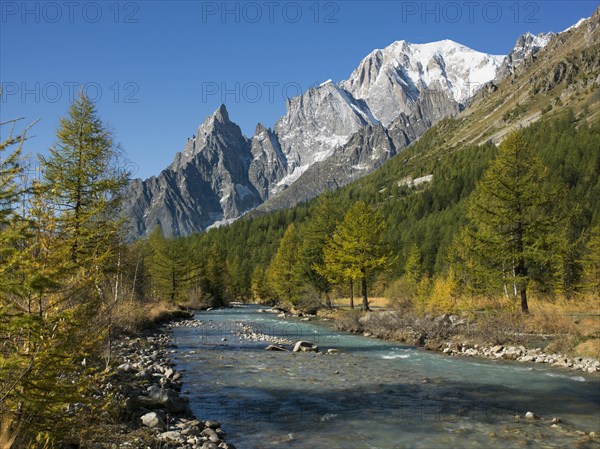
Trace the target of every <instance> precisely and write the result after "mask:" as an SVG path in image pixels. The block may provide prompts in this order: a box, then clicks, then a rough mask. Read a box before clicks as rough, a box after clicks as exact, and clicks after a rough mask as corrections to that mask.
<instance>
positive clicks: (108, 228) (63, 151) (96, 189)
mask: <svg viewBox="0 0 600 449" xmlns="http://www.w3.org/2000/svg"><path fill="white" fill-rule="evenodd" d="M56 135H57V141H56V143H55V145H54V146H53V148H52V149H50V155H49V157H43V156H41V157H40V161H41V166H42V172H43V175H44V180H43V182H42V184H41V186H40V188H41V200H42V202H43V203H45V204H49V205H51V210H50V211H49V212H50V213H51V214H53V215H54V216H55V217H56V220H57V223H56V230H57V233H58V235H59V236H60V246H61V248H63V249H64V250H65V251H67V252H68V255H69V258H70V261H71V267H70V269H71V272H72V273H75V272H78V274H77V275H78V277H79V279H78V282H79V283H80V284H82V285H83V284H87V285H90V287H91V288H90V289H89V290H88V293H89V296H93V293H92V292H94V291H99V289H100V283H101V280H100V279H99V276H101V275H103V273H104V270H105V268H106V267H107V266H108V265H110V264H111V263H112V262H113V259H114V258H115V256H116V249H117V248H118V246H119V245H120V242H121V240H122V233H123V228H124V227H123V224H124V223H123V220H122V219H121V218H120V216H121V214H120V202H121V196H120V193H121V191H122V188H123V187H124V186H125V184H126V183H127V179H128V174H127V173H126V172H124V171H123V170H122V167H121V165H120V161H119V153H118V148H117V146H116V145H115V144H114V140H113V135H112V133H111V131H109V130H108V129H107V128H106V127H105V125H104V124H103V123H102V121H101V119H100V118H99V117H98V114H97V111H96V108H95V106H94V104H93V103H92V102H91V101H90V99H89V98H88V97H86V96H85V95H84V94H80V96H79V97H78V98H76V99H75V101H74V102H73V104H72V105H71V107H70V108H69V111H68V114H67V116H66V117H63V118H61V120H60V125H59V128H58V130H57V133H56ZM86 296H88V295H86Z"/></svg>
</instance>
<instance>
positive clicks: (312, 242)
mask: <svg viewBox="0 0 600 449" xmlns="http://www.w3.org/2000/svg"><path fill="white" fill-rule="evenodd" d="M341 218H342V213H341V210H340V208H339V206H338V205H337V204H336V203H335V201H334V200H333V197H332V195H331V194H330V193H328V192H326V193H324V194H323V195H321V196H320V197H318V199H317V200H316V204H315V205H314V207H313V208H312V210H311V214H310V216H309V219H308V222H307V223H306V224H305V225H304V226H303V227H302V228H301V236H302V244H301V247H300V264H301V269H302V276H303V277H304V278H305V279H306V280H307V281H308V282H309V284H310V285H312V286H313V287H314V288H315V289H316V290H317V291H319V292H320V293H323V294H325V296H326V304H327V306H328V307H331V300H330V295H329V294H330V292H331V283H330V282H329V281H328V280H327V277H326V276H324V275H323V274H322V273H320V272H319V270H318V269H315V267H318V266H321V265H323V248H324V247H325V244H326V242H327V239H329V238H331V236H332V235H333V232H334V230H335V227H336V226H337V225H338V222H339V221H340V220H341Z"/></svg>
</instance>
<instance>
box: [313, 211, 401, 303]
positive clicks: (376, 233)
mask: <svg viewBox="0 0 600 449" xmlns="http://www.w3.org/2000/svg"><path fill="white" fill-rule="evenodd" d="M384 235H385V223H384V221H383V218H382V216H381V214H380V213H379V212H378V211H377V210H375V209H373V208H372V207H369V206H367V205H366V204H365V203H364V202H362V201H358V202H356V203H354V205H353V206H352V207H351V208H350V210H349V211H348V212H347V213H346V216H345V217H344V220H343V221H342V222H341V223H340V224H339V225H338V226H337V227H336V229H335V232H334V234H333V237H332V238H331V239H329V241H328V242H327V245H326V246H325V248H324V252H323V260H324V265H322V266H321V272H322V273H324V274H325V275H326V276H327V278H328V279H329V280H330V282H339V281H340V280H342V279H343V280H346V281H360V283H361V293H362V302H363V309H364V310H370V309H369V300H368V296H367V280H368V278H369V276H370V275H371V274H373V273H375V272H376V271H379V270H381V269H383V268H385V267H387V266H388V265H389V264H390V263H391V260H392V258H391V255H390V252H389V250H388V249H387V245H386V244H385V243H384V241H383V236H384Z"/></svg>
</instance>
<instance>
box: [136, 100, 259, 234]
mask: <svg viewBox="0 0 600 449" xmlns="http://www.w3.org/2000/svg"><path fill="white" fill-rule="evenodd" d="M252 161H253V155H252V145H251V142H250V141H249V140H248V139H247V138H246V137H244V136H243V135H242V132H241V130H240V128H239V126H237V125H236V124H235V123H232V122H231V121H230V120H229V115H228V113H227V110H226V109H225V106H221V107H220V108H219V109H218V110H217V111H215V113H214V114H213V115H212V116H210V117H208V118H207V119H206V120H205V121H204V123H202V125H201V126H200V127H199V128H198V131H197V133H196V135H195V136H194V137H193V138H191V139H188V141H187V143H186V145H185V149H184V150H183V152H181V153H178V154H177V155H176V156H175V160H174V161H173V163H172V164H171V165H170V166H169V167H168V168H167V169H165V170H163V171H162V173H160V175H158V176H157V177H151V178H149V179H147V180H145V181H141V180H139V179H137V180H134V181H133V182H132V183H131V184H130V185H129V187H128V191H127V192H126V194H125V198H126V204H125V210H126V211H127V212H128V215H129V216H130V217H131V218H132V220H131V223H132V228H131V231H130V236H131V237H135V236H140V235H145V234H147V233H149V232H150V231H152V229H154V228H155V227H156V226H161V227H162V229H163V231H164V233H165V235H167V236H181V235H187V234H190V233H193V232H197V231H199V230H203V229H206V228H207V227H208V226H210V225H213V224H214V223H216V222H220V221H226V220H231V219H235V218H237V217H239V216H240V215H241V214H242V213H243V212H245V211H247V210H248V209H251V208H253V207H256V206H258V205H259V204H260V203H261V202H262V199H261V196H260V194H259V192H258V191H257V190H256V189H255V188H254V186H253V185H252V183H250V182H249V169H250V165H251V163H252Z"/></svg>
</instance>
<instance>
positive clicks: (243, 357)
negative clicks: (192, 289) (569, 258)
mask: <svg viewBox="0 0 600 449" xmlns="http://www.w3.org/2000/svg"><path fill="white" fill-rule="evenodd" d="M196 319H198V320H200V321H201V322H202V324H201V326H200V327H197V328H186V327H180V328H174V329H173V335H174V339H175V343H176V344H177V350H176V352H175V353H174V354H172V355H173V360H174V362H175V363H177V365H178V369H179V370H184V371H185V377H184V380H185V383H184V386H183V389H184V390H187V391H189V394H188V397H189V399H190V406H191V408H192V410H193V411H194V413H195V414H196V416H197V417H198V418H199V419H214V420H218V421H220V422H221V423H222V424H223V429H224V430H225V431H226V432H227V435H228V437H227V440H228V441H230V442H232V443H233V444H235V445H236V447H237V448H238V449H271V448H289V449H300V448H302V449H325V448H336V449H337V448H339V449H359V448H361V449H362V448H370V449H395V448H465V449H466V448H527V447H532V448H534V447H535V448H566V447H578V448H600V439H590V438H588V437H587V436H586V434H588V433H589V432H591V431H595V432H597V433H600V378H599V377H598V376H597V375H587V374H582V373H579V372H574V371H570V370H566V369H557V368H552V367H547V366H539V365H537V364H535V365H534V364H523V363H518V362H502V361H494V360H484V359H475V358H463V357H448V356H444V355H441V354H437V353H433V352H428V351H423V350H420V349H416V348H414V347H411V346H402V345H400V344H397V343H392V342H385V341H381V340H376V339H373V338H367V337H363V336H359V335H354V334H350V333H344V332H339V331H336V330H334V329H333V328H331V327H330V326H328V325H327V323H322V322H316V321H311V322H304V321H298V320H297V319H295V320H291V319H289V320H288V319H280V318H277V317H276V316H274V315H271V314H266V313H258V308H257V307H254V306H249V307H240V308H230V309H219V310H212V311H209V312H199V313H197V315H196ZM240 323H245V324H248V325H251V326H253V327H254V328H255V329H256V331H257V332H261V333H263V334H267V335H270V336H278V337H285V338H288V339H290V340H293V341H296V340H309V341H312V342H314V343H316V344H318V346H319V348H320V350H321V351H326V350H327V349H328V348H337V349H339V350H340V353H339V354H332V355H329V354H314V353H292V352H271V351H265V350H264V348H265V347H266V346H267V344H268V343H266V342H264V341H263V342H252V341H246V340H244V339H242V338H240V337H238V336H236V334H235V332H236V331H238V330H239V327H238V326H239V324H240ZM527 411H532V412H534V413H535V414H536V415H539V417H540V419H539V420H536V421H526V420H518V421H517V420H515V415H521V416H523V415H524V414H525V413H526V412H527ZM554 417H558V418H560V419H561V421H562V422H561V423H560V424H558V425H557V426H554V427H552V426H551V422H550V420H551V419H552V418H554Z"/></svg>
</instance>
